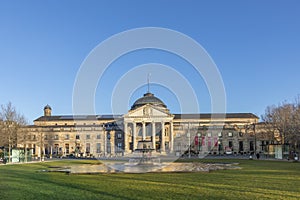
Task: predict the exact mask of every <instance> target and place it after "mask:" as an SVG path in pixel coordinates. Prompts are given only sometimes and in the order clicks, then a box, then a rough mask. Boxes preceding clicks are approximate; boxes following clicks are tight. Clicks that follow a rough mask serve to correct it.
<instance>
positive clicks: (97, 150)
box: [96, 143, 101, 153]
mask: <svg viewBox="0 0 300 200" xmlns="http://www.w3.org/2000/svg"><path fill="white" fill-rule="evenodd" d="M96 152H97V153H101V144H100V143H97V144H96Z"/></svg>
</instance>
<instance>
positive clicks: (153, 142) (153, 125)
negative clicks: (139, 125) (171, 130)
mask: <svg viewBox="0 0 300 200" xmlns="http://www.w3.org/2000/svg"><path fill="white" fill-rule="evenodd" d="M155 133H156V131H155V122H152V147H153V149H155V150H156V148H155V146H156V145H155V144H156V141H155V135H156V134H155Z"/></svg>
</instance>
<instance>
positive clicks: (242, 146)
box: [239, 141, 244, 151]
mask: <svg viewBox="0 0 300 200" xmlns="http://www.w3.org/2000/svg"><path fill="white" fill-rule="evenodd" d="M239 151H244V143H243V141H239Z"/></svg>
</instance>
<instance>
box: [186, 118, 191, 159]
mask: <svg viewBox="0 0 300 200" xmlns="http://www.w3.org/2000/svg"><path fill="white" fill-rule="evenodd" d="M186 136H187V137H188V138H189V147H188V148H189V149H188V150H189V158H191V133H190V123H189V124H188V132H187V134H186Z"/></svg>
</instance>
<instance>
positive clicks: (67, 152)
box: [65, 144, 70, 154]
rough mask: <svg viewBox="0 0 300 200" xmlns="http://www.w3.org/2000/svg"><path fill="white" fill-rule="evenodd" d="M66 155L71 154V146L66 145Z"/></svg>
mask: <svg viewBox="0 0 300 200" xmlns="http://www.w3.org/2000/svg"><path fill="white" fill-rule="evenodd" d="M65 149H66V154H69V153H70V147H69V144H65Z"/></svg>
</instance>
